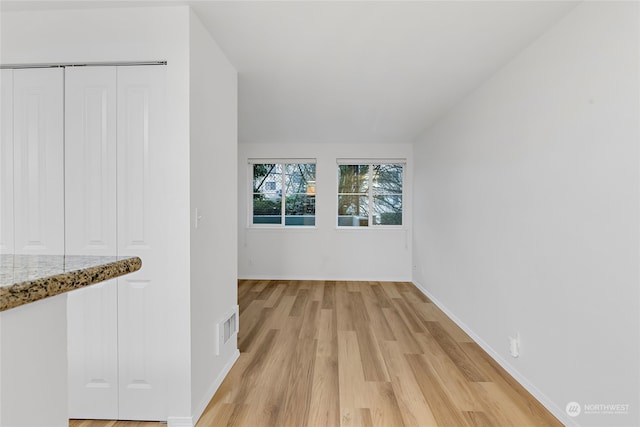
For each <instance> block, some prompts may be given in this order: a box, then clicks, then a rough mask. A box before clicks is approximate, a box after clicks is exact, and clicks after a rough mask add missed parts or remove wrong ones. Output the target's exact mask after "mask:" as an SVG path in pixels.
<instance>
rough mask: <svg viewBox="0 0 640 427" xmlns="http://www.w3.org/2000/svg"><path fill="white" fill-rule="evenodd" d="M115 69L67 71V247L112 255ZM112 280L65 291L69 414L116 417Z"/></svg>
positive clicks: (76, 251)
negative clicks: (66, 292)
mask: <svg viewBox="0 0 640 427" xmlns="http://www.w3.org/2000/svg"><path fill="white" fill-rule="evenodd" d="M116 92H117V91H116V69H115V67H86V68H68V69H67V70H66V71H65V248H66V253H68V254H74V255H75V254H77V255H115V254H116V251H117V247H116ZM117 298H118V297H117V282H116V280H109V281H107V282H102V283H99V284H97V285H94V286H91V287H88V288H85V289H82V290H78V291H74V292H71V293H69V297H68V305H67V311H68V335H69V342H68V360H69V416H70V417H71V418H91V419H117V418H118V338H117V325H118V319H117V313H118V307H117Z"/></svg>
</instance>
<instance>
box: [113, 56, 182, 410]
mask: <svg viewBox="0 0 640 427" xmlns="http://www.w3.org/2000/svg"><path fill="white" fill-rule="evenodd" d="M164 91H165V67H163V66H146V67H145V66H142V67H118V138H117V139H118V143H117V145H118V149H117V152H118V154H117V157H118V161H117V162H118V171H117V175H118V178H117V182H118V186H117V193H118V255H136V256H139V257H140V258H141V259H142V269H141V270H139V271H138V272H135V273H133V274H129V275H126V276H123V277H122V278H119V279H118V347H119V387H120V394H119V400H120V405H119V408H120V418H121V419H132V420H144V419H147V420H163V419H166V417H167V413H166V412H167V401H166V399H167V377H166V374H167V369H166V366H165V364H164V363H163V357H164V355H165V354H166V352H165V351H164V349H165V347H166V343H167V337H166V326H165V323H166V311H167V301H166V294H167V285H168V284H167V283H166V280H165V278H164V276H165V272H166V270H167V268H169V265H168V262H167V259H168V258H167V247H166V244H165V243H164V239H163V237H162V236H163V235H164V234H165V227H167V226H169V224H165V223H164V221H163V218H164V212H165V210H166V209H167V206H166V205H165V200H164V196H163V188H162V185H161V183H162V182H163V181H164V177H163V174H164V170H165V168H164V165H165V164H168V163H169V162H168V159H165V157H166V154H165V153H166V150H165V146H166V144H167V141H166V140H165V135H164V132H163V124H164V121H165V118H164V114H165V112H164Z"/></svg>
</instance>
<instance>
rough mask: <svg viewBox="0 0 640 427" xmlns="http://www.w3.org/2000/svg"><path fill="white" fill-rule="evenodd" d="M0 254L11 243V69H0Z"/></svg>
mask: <svg viewBox="0 0 640 427" xmlns="http://www.w3.org/2000/svg"><path fill="white" fill-rule="evenodd" d="M0 115H1V116H2V117H1V118H0V123H1V126H0V254H11V253H13V252H14V244H13V70H0Z"/></svg>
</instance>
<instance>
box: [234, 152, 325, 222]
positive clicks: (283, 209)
mask: <svg viewBox="0 0 640 427" xmlns="http://www.w3.org/2000/svg"><path fill="white" fill-rule="evenodd" d="M309 163H312V164H315V165H316V181H317V179H318V178H317V174H318V168H317V164H318V162H317V160H316V159H283V158H275V159H272V158H260V159H256V158H251V159H247V164H248V167H247V183H248V186H247V190H248V196H249V197H248V200H247V228H262V229H265V228H266V229H287V230H300V229H304V230H309V229H313V228H316V227H317V221H318V215H317V204H316V208H314V224H315V225H285V222H286V215H285V213H286V203H287V198H286V189H285V184H286V165H294V164H309ZM256 164H279V165H282V167H283V173H282V177H281V179H282V183H281V185H280V188H281V189H282V200H281V202H280V203H281V205H280V212H281V213H282V215H281V217H282V221H281V222H280V224H254V223H253V195H254V192H253V165H256ZM316 189H317V186H316ZM316 191H317V190H316Z"/></svg>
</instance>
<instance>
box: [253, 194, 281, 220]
mask: <svg viewBox="0 0 640 427" xmlns="http://www.w3.org/2000/svg"><path fill="white" fill-rule="evenodd" d="M253 223H254V224H281V223H282V196H281V195H279V194H277V193H260V194H254V195H253Z"/></svg>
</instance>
